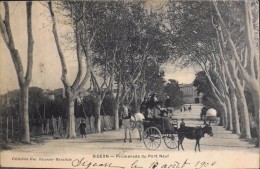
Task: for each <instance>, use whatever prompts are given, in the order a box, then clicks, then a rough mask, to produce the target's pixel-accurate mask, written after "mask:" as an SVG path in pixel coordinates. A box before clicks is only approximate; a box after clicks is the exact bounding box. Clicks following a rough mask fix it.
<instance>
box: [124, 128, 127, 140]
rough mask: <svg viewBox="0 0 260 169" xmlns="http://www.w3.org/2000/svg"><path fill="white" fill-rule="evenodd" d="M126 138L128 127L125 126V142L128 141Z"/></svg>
mask: <svg viewBox="0 0 260 169" xmlns="http://www.w3.org/2000/svg"><path fill="white" fill-rule="evenodd" d="M126 139H127V128H125V139H124V142H126Z"/></svg>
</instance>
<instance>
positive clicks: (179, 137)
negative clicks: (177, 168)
mask: <svg viewBox="0 0 260 169" xmlns="http://www.w3.org/2000/svg"><path fill="white" fill-rule="evenodd" d="M178 137H179V138H180V136H178ZM180 141H181V139H179V140H178V151H179V150H180V149H179V147H180Z"/></svg>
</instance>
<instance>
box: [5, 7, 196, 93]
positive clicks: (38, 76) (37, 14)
mask: <svg viewBox="0 0 260 169" xmlns="http://www.w3.org/2000/svg"><path fill="white" fill-rule="evenodd" d="M9 5H10V6H9V7H10V14H11V17H10V22H11V29H12V33H13V37H14V41H15V47H16V48H17V49H18V51H19V53H20V55H21V58H22V62H23V66H24V70H26V60H27V59H26V58H27V56H26V50H27V32H26V8H25V3H24V2H11V3H9ZM3 12H4V8H3V4H2V3H1V5H0V13H1V16H2V18H4V13H3ZM32 26H33V39H34V51H33V56H34V58H33V73H32V81H31V84H30V86H37V87H41V88H44V89H56V88H61V87H63V85H62V83H61V80H60V77H61V65H60V60H59V56H58V53H57V48H56V44H55V42H54V38H53V34H52V28H51V22H50V18H49V13H48V10H47V8H46V7H44V6H43V5H42V4H41V3H39V2H33V6H32ZM69 30H70V28H69V27H66V26H58V32H67V31H69ZM61 36H62V35H61ZM62 47H63V51H64V54H65V58H66V62H67V66H68V78H69V81H70V82H72V81H73V80H74V78H75V76H76V72H77V62H76V61H77V60H76V53H75V52H74V51H71V50H66V46H65V45H64V44H62ZM164 70H165V75H166V76H165V77H166V79H175V80H177V81H179V83H180V84H181V83H192V81H193V80H194V77H195V70H193V69H192V68H186V69H182V70H180V69H178V68H176V65H172V64H167V66H166V67H165V68H164ZM87 85H88V84H87ZM13 89H18V80H17V75H16V72H15V69H14V65H13V62H12V59H11V56H10V52H9V50H8V49H7V47H6V45H5V43H4V41H3V39H2V36H1V37H0V94H3V93H5V92H6V91H10V90H13Z"/></svg>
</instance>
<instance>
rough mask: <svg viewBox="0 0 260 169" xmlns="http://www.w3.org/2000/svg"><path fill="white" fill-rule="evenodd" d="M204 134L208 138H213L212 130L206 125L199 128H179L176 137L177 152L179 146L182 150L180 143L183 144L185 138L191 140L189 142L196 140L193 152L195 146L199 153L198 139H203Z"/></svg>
mask: <svg viewBox="0 0 260 169" xmlns="http://www.w3.org/2000/svg"><path fill="white" fill-rule="evenodd" d="M206 133H207V134H208V135H210V136H213V133H212V128H211V126H210V125H208V124H206V126H204V127H200V126H199V127H186V126H183V127H180V128H179V129H178V137H179V140H178V150H179V146H180V145H181V148H182V150H184V149H183V146H182V142H183V140H184V138H185V137H186V138H187V139H191V140H194V139H195V140H196V144H195V152H196V148H197V146H198V148H199V151H200V139H201V138H202V137H204V134H206Z"/></svg>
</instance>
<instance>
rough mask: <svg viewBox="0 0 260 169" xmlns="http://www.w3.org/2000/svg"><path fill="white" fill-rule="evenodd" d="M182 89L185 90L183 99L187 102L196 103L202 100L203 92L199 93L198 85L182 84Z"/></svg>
mask: <svg viewBox="0 0 260 169" xmlns="http://www.w3.org/2000/svg"><path fill="white" fill-rule="evenodd" d="M179 86H180V90H181V91H182V92H183V100H184V102H185V104H194V103H200V102H201V97H202V95H201V94H199V95H198V94H197V91H196V87H194V86H193V85H192V84H180V85H179Z"/></svg>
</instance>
